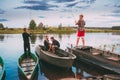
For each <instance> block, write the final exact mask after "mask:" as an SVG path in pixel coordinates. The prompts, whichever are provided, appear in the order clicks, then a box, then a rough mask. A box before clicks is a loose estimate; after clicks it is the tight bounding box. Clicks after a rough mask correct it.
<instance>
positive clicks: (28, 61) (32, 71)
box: [18, 53, 39, 80]
mask: <svg viewBox="0 0 120 80" xmlns="http://www.w3.org/2000/svg"><path fill="white" fill-rule="evenodd" d="M25 54H26V53H24V54H23V55H22V56H20V58H19V59H18V72H19V74H20V75H21V76H22V77H23V78H24V79H25V80H34V77H35V75H36V73H38V71H37V70H38V60H39V59H38V57H37V56H35V54H33V53H30V55H29V56H26V55H25Z"/></svg>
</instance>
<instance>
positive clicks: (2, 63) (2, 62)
mask: <svg viewBox="0 0 120 80" xmlns="http://www.w3.org/2000/svg"><path fill="white" fill-rule="evenodd" d="M0 61H1V65H2V72H1V75H0V80H2V78H3V76H4V74H5V64H4V61H3V59H2V57H1V56H0Z"/></svg>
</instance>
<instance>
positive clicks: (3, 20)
mask: <svg viewBox="0 0 120 80" xmlns="http://www.w3.org/2000/svg"><path fill="white" fill-rule="evenodd" d="M5 21H8V20H7V19H0V22H5Z"/></svg>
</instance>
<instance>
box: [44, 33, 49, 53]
mask: <svg viewBox="0 0 120 80" xmlns="http://www.w3.org/2000/svg"><path fill="white" fill-rule="evenodd" d="M44 47H45V50H46V51H48V50H49V48H50V43H49V37H48V36H47V35H46V36H45V40H44Z"/></svg>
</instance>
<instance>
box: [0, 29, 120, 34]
mask: <svg viewBox="0 0 120 80" xmlns="http://www.w3.org/2000/svg"><path fill="white" fill-rule="evenodd" d="M22 32H23V29H21V28H19V29H14V28H12V29H4V30H2V29H1V30H0V34H20V33H22ZM29 32H30V33H34V34H43V33H56V34H65V33H66V34H69V33H75V32H76V29H75V28H63V29H59V28H47V29H46V30H43V29H35V30H29ZM86 32H120V30H112V29H86Z"/></svg>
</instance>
